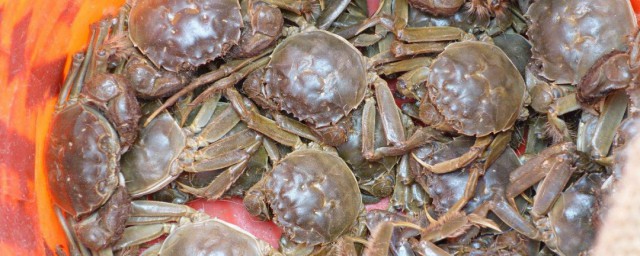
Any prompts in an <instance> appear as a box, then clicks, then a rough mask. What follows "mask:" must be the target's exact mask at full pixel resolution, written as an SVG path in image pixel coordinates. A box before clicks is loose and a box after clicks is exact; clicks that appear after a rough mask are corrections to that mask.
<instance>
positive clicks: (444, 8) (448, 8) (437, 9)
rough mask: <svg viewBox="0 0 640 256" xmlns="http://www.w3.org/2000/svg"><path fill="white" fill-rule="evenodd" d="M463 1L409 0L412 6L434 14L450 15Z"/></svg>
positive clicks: (458, 8)
mask: <svg viewBox="0 0 640 256" xmlns="http://www.w3.org/2000/svg"><path fill="white" fill-rule="evenodd" d="M464 2H465V1H464V0H409V4H410V5H411V6H412V7H413V8H416V9H418V10H421V11H423V12H426V13H430V14H432V15H436V16H451V15H453V14H455V13H456V12H457V11H458V10H460V7H462V5H463V4H464Z"/></svg>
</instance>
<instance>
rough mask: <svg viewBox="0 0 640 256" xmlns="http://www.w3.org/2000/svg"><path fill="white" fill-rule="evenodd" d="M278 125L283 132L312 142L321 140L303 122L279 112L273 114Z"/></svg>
mask: <svg viewBox="0 0 640 256" xmlns="http://www.w3.org/2000/svg"><path fill="white" fill-rule="evenodd" d="M271 115H272V116H273V118H274V119H275V121H276V123H277V124H278V126H280V128H282V129H283V130H285V131H287V132H290V133H293V134H295V135H298V136H300V137H302V138H305V139H309V140H311V141H315V142H319V141H320V139H319V138H318V137H317V136H316V135H315V134H314V133H313V132H312V131H311V129H310V128H309V126H306V125H305V124H303V123H302V122H300V121H298V120H295V119H293V118H290V117H288V116H285V115H282V114H280V113H278V112H273V113H271Z"/></svg>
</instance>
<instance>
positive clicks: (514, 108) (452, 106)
mask: <svg viewBox="0 0 640 256" xmlns="http://www.w3.org/2000/svg"><path fill="white" fill-rule="evenodd" d="M427 82H428V84H429V86H428V90H429V99H428V100H430V102H431V104H433V106H434V107H435V108H436V109H437V110H438V113H440V114H441V115H442V117H443V118H444V121H445V122H446V123H447V124H448V125H449V126H450V127H451V128H453V129H454V130H456V131H457V132H459V133H461V134H464V135H468V136H478V137H480V136H485V135H488V134H490V133H497V132H501V131H505V130H508V129H510V128H511V127H512V126H513V124H514V123H515V121H516V119H517V118H518V116H519V114H520V109H521V108H522V106H523V104H524V100H525V92H526V90H525V83H524V80H523V79H522V76H521V75H520V73H519V72H518V69H517V68H516V67H515V66H514V65H513V63H512V62H511V60H509V57H507V55H506V54H505V53H504V52H503V51H502V50H501V49H500V48H499V47H497V46H495V45H492V44H488V43H483V42H476V41H467V42H459V43H453V44H450V45H448V46H447V47H446V48H445V50H444V51H443V52H442V53H440V55H438V57H437V58H436V60H435V61H434V62H433V63H432V64H431V73H430V75H429V78H428V80H427ZM425 105H426V104H425Z"/></svg>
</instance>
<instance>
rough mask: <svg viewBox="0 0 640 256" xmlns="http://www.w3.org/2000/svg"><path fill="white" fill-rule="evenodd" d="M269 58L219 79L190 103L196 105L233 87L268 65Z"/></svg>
mask: <svg viewBox="0 0 640 256" xmlns="http://www.w3.org/2000/svg"><path fill="white" fill-rule="evenodd" d="M269 60H271V57H263V58H260V59H258V60H256V61H254V62H252V63H251V64H249V65H247V66H245V67H243V68H241V69H240V70H238V71H237V72H235V73H232V74H231V75H229V76H228V77H225V78H223V79H220V80H218V81H216V82H215V83H213V84H212V85H211V86H209V88H207V89H206V90H205V91H204V92H202V93H200V95H199V96H198V97H197V98H196V99H194V100H193V102H191V104H192V105H198V104H200V103H201V102H203V101H204V100H205V99H207V98H209V97H210V96H211V95H213V94H214V93H216V92H219V91H222V90H224V89H226V88H229V87H232V86H234V85H235V84H236V83H238V82H240V80H242V79H244V78H245V77H247V76H248V75H249V74H250V73H251V72H253V71H255V70H256V69H258V68H261V67H264V66H266V65H267V63H269Z"/></svg>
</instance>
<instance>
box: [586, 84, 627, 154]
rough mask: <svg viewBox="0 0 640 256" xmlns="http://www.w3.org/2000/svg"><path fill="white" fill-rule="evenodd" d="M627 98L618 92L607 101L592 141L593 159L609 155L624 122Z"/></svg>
mask: <svg viewBox="0 0 640 256" xmlns="http://www.w3.org/2000/svg"><path fill="white" fill-rule="evenodd" d="M627 102H628V101H627V96H626V95H625V93H624V92H616V93H613V94H612V95H610V96H608V97H607V99H606V100H605V103H604V107H603V108H602V113H601V114H600V116H599V117H598V122H597V124H596V127H595V134H594V136H593V138H592V139H591V144H592V147H593V149H592V152H591V157H593V158H594V159H600V158H603V157H606V156H607V155H608V154H609V149H610V148H611V144H613V137H614V135H615V133H616V128H617V127H618V125H619V124H620V123H621V122H622V118H623V117H624V113H625V112H626V110H627Z"/></svg>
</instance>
